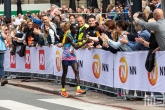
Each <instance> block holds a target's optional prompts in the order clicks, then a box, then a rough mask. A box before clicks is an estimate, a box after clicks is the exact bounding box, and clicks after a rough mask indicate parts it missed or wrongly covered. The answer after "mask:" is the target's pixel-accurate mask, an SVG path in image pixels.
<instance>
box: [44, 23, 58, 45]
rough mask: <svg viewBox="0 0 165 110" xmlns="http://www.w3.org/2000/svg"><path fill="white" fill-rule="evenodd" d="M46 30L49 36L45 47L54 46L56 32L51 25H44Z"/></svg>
mask: <svg viewBox="0 0 165 110" xmlns="http://www.w3.org/2000/svg"><path fill="white" fill-rule="evenodd" d="M44 30H45V33H46V34H47V35H48V36H47V37H46V39H45V45H48V46H49V47H50V46H53V45H54V43H55V33H54V31H53V30H52V29H51V26H50V24H49V23H44Z"/></svg>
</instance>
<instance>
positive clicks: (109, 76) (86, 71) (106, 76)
mask: <svg viewBox="0 0 165 110" xmlns="http://www.w3.org/2000/svg"><path fill="white" fill-rule="evenodd" d="M78 57H80V58H83V60H80V61H79V60H78V63H79V68H80V73H81V74H80V77H81V80H84V81H89V82H93V83H97V84H102V85H106V86H110V87H113V54H111V53H110V52H109V51H104V50H100V49H93V50H85V52H84V51H82V52H81V54H80V55H79V56H78Z"/></svg>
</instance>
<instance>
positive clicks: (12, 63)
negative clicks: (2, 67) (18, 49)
mask: <svg viewBox="0 0 165 110" xmlns="http://www.w3.org/2000/svg"><path fill="white" fill-rule="evenodd" d="M10 68H16V56H15V55H11V54H10Z"/></svg>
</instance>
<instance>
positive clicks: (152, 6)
mask: <svg viewBox="0 0 165 110" xmlns="http://www.w3.org/2000/svg"><path fill="white" fill-rule="evenodd" d="M149 7H150V10H151V11H152V12H153V11H154V10H155V9H156V6H155V5H154V4H150V5H149Z"/></svg>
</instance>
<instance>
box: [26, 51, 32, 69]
mask: <svg viewBox="0 0 165 110" xmlns="http://www.w3.org/2000/svg"><path fill="white" fill-rule="evenodd" d="M25 68H26V69H31V58H30V50H26V51H25Z"/></svg>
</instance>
